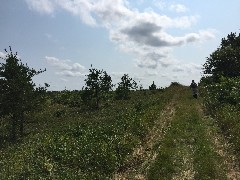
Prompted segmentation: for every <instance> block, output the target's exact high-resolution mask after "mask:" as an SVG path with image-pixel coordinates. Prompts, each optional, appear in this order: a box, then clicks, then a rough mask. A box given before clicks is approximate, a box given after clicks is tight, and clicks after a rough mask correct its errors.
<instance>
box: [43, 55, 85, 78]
mask: <svg viewBox="0 0 240 180" xmlns="http://www.w3.org/2000/svg"><path fill="white" fill-rule="evenodd" d="M45 59H46V62H47V63H48V64H49V65H50V66H53V67H55V68H56V74H57V75H61V76H65V77H82V76H85V70H86V68H85V67H84V66H83V65H81V64H79V63H73V64H70V63H71V61H70V60H60V59H58V58H56V57H49V56H46V57H45Z"/></svg>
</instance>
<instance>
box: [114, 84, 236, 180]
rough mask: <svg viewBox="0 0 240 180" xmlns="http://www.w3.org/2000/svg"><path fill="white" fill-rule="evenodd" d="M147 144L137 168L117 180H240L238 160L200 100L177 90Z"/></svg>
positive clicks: (136, 158) (135, 158) (138, 152)
mask: <svg viewBox="0 0 240 180" xmlns="http://www.w3.org/2000/svg"><path fill="white" fill-rule="evenodd" d="M176 88H177V90H176V92H177V93H175V94H174V95H172V100H171V101H170V103H168V104H167V105H166V107H165V108H164V109H163V110H161V114H160V116H159V118H158V119H157V120H156V123H155V125H154V127H153V129H152V130H151V131H149V134H148V136H147V140H146V143H144V144H141V145H139V146H138V147H136V148H135V149H134V152H133V154H132V156H131V158H130V160H131V161H134V163H132V164H133V165H132V166H131V167H128V168H127V170H125V171H124V172H119V173H116V174H114V176H113V179H119V180H120V179H139V180H140V179H152V180H155V179H156V180H157V179H166V180H168V179H179V180H182V179H219V180H221V179H223V180H224V179H231V180H233V179H236V180H238V179H240V169H239V162H238V159H237V157H236V156H235V155H234V152H233V149H232V147H231V146H230V144H229V143H228V141H227V139H226V138H225V137H224V135H223V134H222V133H221V130H220V128H219V127H218V126H217V124H216V122H215V120H214V119H212V118H210V117H208V116H205V114H204V112H203V108H202V104H201V98H200V99H193V98H192V96H191V91H190V90H189V89H188V88H186V87H182V86H179V87H176Z"/></svg>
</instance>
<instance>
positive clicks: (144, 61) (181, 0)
mask: <svg viewBox="0 0 240 180" xmlns="http://www.w3.org/2000/svg"><path fill="white" fill-rule="evenodd" d="M239 17H240V1H239V0H231V1H226V0H211V1H209V0H194V1H190V0H174V1H171V0H138V1H134V0H15V1H14V0H11V1H9V0H0V27H1V28H0V56H1V57H4V55H5V52H4V49H5V48H8V46H12V49H13V51H14V52H15V51H17V52H18V54H19V56H20V58H21V59H22V61H23V62H24V63H27V64H28V66H30V67H32V68H35V69H37V70H38V69H44V68H46V69H47V71H46V72H44V73H43V74H40V75H38V76H36V77H35V78H34V82H35V83H36V84H43V83H45V82H46V83H49V84H50V88H49V90H63V89H65V88H66V89H69V90H74V89H81V88H82V86H84V79H85V75H86V74H87V73H88V69H89V68H90V66H91V64H92V65H93V67H95V68H98V69H103V70H105V71H107V73H108V74H109V75H111V77H112V79H113V83H115V84H116V83H118V82H119V81H120V78H121V76H123V74H124V73H127V74H129V76H130V77H132V78H133V79H135V80H136V81H137V82H140V83H139V84H142V85H143V87H144V88H148V86H150V85H151V83H152V82H153V81H155V84H156V85H157V87H165V86H168V85H169V84H170V83H171V82H179V83H181V84H184V85H189V84H190V83H191V80H192V79H194V80H195V81H197V82H198V81H199V79H200V78H201V71H202V70H201V68H202V64H204V62H205V61H206V57H208V56H209V55H210V54H211V53H212V52H213V51H214V50H216V49H217V47H218V46H219V45H220V42H221V38H223V37H226V36H227V34H229V33H230V32H237V33H239V31H240V30H239V29H240V25H239ZM0 61H3V60H0Z"/></svg>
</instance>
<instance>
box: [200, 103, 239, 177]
mask: <svg viewBox="0 0 240 180" xmlns="http://www.w3.org/2000/svg"><path fill="white" fill-rule="evenodd" d="M197 108H198V111H199V113H200V114H201V115H202V120H203V121H205V122H206V124H208V127H207V133H208V137H209V138H210V140H211V141H212V143H213V145H214V149H215V152H216V153H217V154H218V155H219V156H221V157H222V159H223V165H224V167H225V169H224V170H225V171H226V176H227V179H229V180H239V179H240V167H239V161H238V159H237V157H236V155H235V154H234V152H233V149H232V147H231V145H230V143H229V142H228V140H227V139H226V138H225V136H224V135H223V134H222V133H221V130H220V128H219V127H218V126H217V124H216V122H215V120H214V119H213V118H211V117H209V116H205V115H204V113H203V110H202V106H201V105H198V107H197Z"/></svg>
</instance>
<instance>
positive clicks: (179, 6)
mask: <svg viewBox="0 0 240 180" xmlns="http://www.w3.org/2000/svg"><path fill="white" fill-rule="evenodd" d="M169 9H170V10H172V11H176V12H178V13H183V12H186V11H187V8H186V6H184V5H182V4H171V5H170V7H169Z"/></svg>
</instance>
